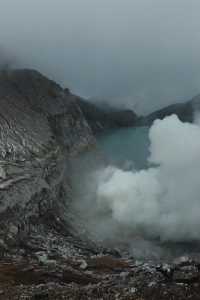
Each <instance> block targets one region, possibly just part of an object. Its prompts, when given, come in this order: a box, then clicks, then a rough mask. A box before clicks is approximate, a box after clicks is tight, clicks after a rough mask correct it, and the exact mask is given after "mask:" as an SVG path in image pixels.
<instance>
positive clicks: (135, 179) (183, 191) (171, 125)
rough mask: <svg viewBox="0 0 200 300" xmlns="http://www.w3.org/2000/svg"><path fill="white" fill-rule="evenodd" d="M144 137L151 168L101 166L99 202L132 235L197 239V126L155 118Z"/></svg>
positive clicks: (199, 155) (199, 151) (199, 150)
mask: <svg viewBox="0 0 200 300" xmlns="http://www.w3.org/2000/svg"><path fill="white" fill-rule="evenodd" d="M149 137H150V157H149V162H150V164H151V166H150V167H149V168H148V169H144V170H141V171H123V170H120V169H117V168H111V167H109V168H107V169H106V170H104V171H103V172H104V173H103V176H102V178H101V180H100V182H99V184H98V188H97V202H98V205H99V207H100V208H103V209H105V210H108V211H111V214H112V218H113V219H114V220H116V221H117V222H118V223H119V224H121V225H123V226H125V227H127V228H128V229H129V230H131V231H132V232H133V233H134V232H135V233H137V234H138V233H142V234H143V235H145V236H147V237H150V238H151V237H152V238H154V237H155V238H157V237H160V239H161V240H163V241H191V240H200V126H199V125H198V124H189V123H182V122H181V121H180V120H179V119H178V118H177V116H176V115H173V116H170V117H167V118H165V119H164V120H162V121H161V120H156V121H155V122H154V124H153V125H152V127H151V129H150V132H149Z"/></svg>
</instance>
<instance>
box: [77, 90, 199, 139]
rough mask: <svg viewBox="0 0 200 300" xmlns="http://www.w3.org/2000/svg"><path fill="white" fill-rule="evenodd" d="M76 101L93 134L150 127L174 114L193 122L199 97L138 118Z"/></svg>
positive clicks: (134, 115) (120, 111)
mask: <svg viewBox="0 0 200 300" xmlns="http://www.w3.org/2000/svg"><path fill="white" fill-rule="evenodd" d="M76 99H77V103H78V105H79V107H80V108H81V110H82V112H83V114H84V117H85V119H86V120H87V121H88V124H89V125H90V127H91V129H92V131H93V133H94V134H98V133H101V132H102V131H104V130H107V129H114V128H121V127H132V126H133V127H135V126H136V127H137V126H151V124H152V123H153V121H155V120H156V119H164V118H165V117H167V116H170V115H172V114H176V115H177V116H178V117H179V119H180V120H181V121H183V122H190V123H191V122H193V120H194V114H195V112H198V111H199V110H200V95H197V96H196V97H194V98H192V99H191V100H189V101H187V102H184V103H176V104H172V105H169V106H166V107H164V108H162V109H159V110H156V111H155V112H153V113H151V114H149V115H146V116H138V115H137V114H136V113H135V112H134V111H132V110H128V109H126V110H123V109H122V110H119V109H115V108H112V107H110V106H109V107H107V106H101V107H99V106H98V105H95V104H93V103H90V102H88V101H87V100H85V99H82V98H80V97H76Z"/></svg>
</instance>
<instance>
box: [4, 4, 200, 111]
mask: <svg viewBox="0 0 200 300" xmlns="http://www.w3.org/2000/svg"><path fill="white" fill-rule="evenodd" d="M199 11H200V2H199V1H198V0H190V1H188V0H168V1H164V0H101V1H100V0H84V1H83V0H56V1H55V0H54V1H53V0H42V1H41V0H34V1H33V0H17V1H16V0H15V1H13V0H0V37H1V39H0V47H1V49H3V50H1V51H0V53H2V52H3V53H5V54H6V55H7V57H6V64H7V61H9V65H10V63H12V65H13V66H15V67H31V68H36V69H38V70H40V71H41V72H43V73H45V74H46V75H48V76H50V77H51V78H52V79H55V80H56V81H58V82H59V83H61V84H62V85H63V86H67V87H69V88H71V89H72V91H73V92H75V93H78V94H80V95H82V96H84V97H88V98H92V99H93V101H95V100H94V99H96V98H98V99H108V100H109V101H110V102H111V103H114V104H116V105H119V104H120V105H122V106H126V107H131V108H134V109H136V110H137V111H140V112H149V111H152V110H153V109H155V108H158V107H162V106H164V105H166V104H169V103H172V102H175V101H184V100H187V99H189V98H191V97H192V96H194V95H195V94H198V93H199V92H200V60H199V53H200V33H199V32H200V18H199ZM0 60H1V61H2V60H3V63H2V62H1V64H3V65H5V62H4V61H5V55H3V58H2V57H1V59H0Z"/></svg>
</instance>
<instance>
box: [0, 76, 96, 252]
mask: <svg viewBox="0 0 200 300" xmlns="http://www.w3.org/2000/svg"><path fill="white" fill-rule="evenodd" d="M94 144H95V139H94V137H93V135H92V132H91V129H90V127H89V126H88V123H87V121H86V120H85V118H84V117H83V114H82V112H81V110H80V108H79V107H78V105H77V104H76V102H75V101H74V97H73V96H71V95H68V96H67V95H66V93H65V92H64V91H63V89H62V88H61V87H60V86H59V85H57V84H55V83H54V82H52V81H50V80H49V79H47V78H45V77H44V76H42V75H41V74H40V73H38V72H36V71H30V70H29V71H28V70H21V71H10V72H6V73H5V72H3V73H1V74H0V248H2V249H1V250H2V251H1V252H2V253H3V252H5V251H7V250H8V251H13V249H19V248H20V247H22V248H23V247H34V246H33V245H32V246H31V239H33V238H35V241H34V244H35V243H37V244H38V248H41V247H42V243H45V242H47V239H46V233H47V232H48V233H49V232H50V231H51V230H55V231H56V232H58V231H59V230H60V228H61V227H62V235H65V233H66V232H67V230H68V227H67V224H66V218H64V215H65V214H67V203H68V201H70V197H71V186H70V159H69V158H70V157H71V156H74V155H76V154H78V153H79V152H81V151H84V150H85V149H87V148H88V147H92V146H94ZM38 236H40V239H38ZM36 240H37V241H36ZM39 240H40V242H39Z"/></svg>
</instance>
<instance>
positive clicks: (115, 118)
mask: <svg viewBox="0 0 200 300" xmlns="http://www.w3.org/2000/svg"><path fill="white" fill-rule="evenodd" d="M77 103H78V105H79V106H80V108H81V110H82V112H83V114H84V116H85V118H86V120H87V121H88V124H89V125H90V127H91V128H92V131H93V133H94V134H97V133H101V132H102V131H104V130H106V129H114V128H120V127H129V126H134V125H136V122H137V119H138V116H137V115H136V114H135V113H134V111H132V110H114V109H113V110H112V109H109V110H106V109H103V108H100V107H98V106H95V105H94V104H92V103H90V102H87V101H85V100H83V99H81V98H79V97H77Z"/></svg>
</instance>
